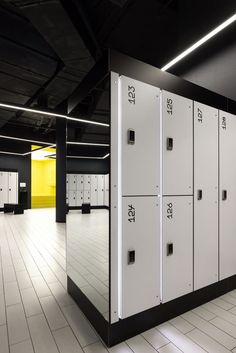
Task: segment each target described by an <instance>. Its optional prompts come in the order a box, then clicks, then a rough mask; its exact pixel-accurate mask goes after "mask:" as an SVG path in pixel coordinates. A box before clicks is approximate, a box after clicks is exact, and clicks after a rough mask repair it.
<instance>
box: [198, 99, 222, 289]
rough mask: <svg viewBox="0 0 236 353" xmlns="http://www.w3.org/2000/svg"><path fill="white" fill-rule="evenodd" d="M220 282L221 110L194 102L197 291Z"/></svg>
mask: <svg viewBox="0 0 236 353" xmlns="http://www.w3.org/2000/svg"><path fill="white" fill-rule="evenodd" d="M217 281H218V110H217V109H215V108H212V107H209V106H207V105H204V104H200V103H197V102H194V290H197V289H200V288H202V287H206V286H208V285H210V284H212V283H214V282H217Z"/></svg>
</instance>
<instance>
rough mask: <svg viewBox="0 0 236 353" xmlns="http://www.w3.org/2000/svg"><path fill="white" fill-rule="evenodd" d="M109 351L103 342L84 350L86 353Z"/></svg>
mask: <svg viewBox="0 0 236 353" xmlns="http://www.w3.org/2000/svg"><path fill="white" fill-rule="evenodd" d="M107 352H108V350H107V349H106V348H105V347H104V345H103V344H102V343H101V342H97V343H93V344H90V345H89V346H87V347H85V348H84V353H107Z"/></svg>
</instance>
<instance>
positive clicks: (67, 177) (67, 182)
mask: <svg viewBox="0 0 236 353" xmlns="http://www.w3.org/2000/svg"><path fill="white" fill-rule="evenodd" d="M68 190H69V175H68V174H67V175H66V192H68Z"/></svg>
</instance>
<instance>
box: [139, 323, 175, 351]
mask: <svg viewBox="0 0 236 353" xmlns="http://www.w3.org/2000/svg"><path fill="white" fill-rule="evenodd" d="M142 336H143V337H144V338H145V339H146V340H147V341H148V342H149V343H150V344H151V345H152V346H153V347H154V348H155V349H158V348H160V347H162V346H165V345H166V344H167V343H169V340H168V339H167V338H166V337H164V336H163V335H162V334H161V333H160V332H159V331H157V330H156V329H155V328H153V329H151V330H148V331H145V332H144V333H142Z"/></svg>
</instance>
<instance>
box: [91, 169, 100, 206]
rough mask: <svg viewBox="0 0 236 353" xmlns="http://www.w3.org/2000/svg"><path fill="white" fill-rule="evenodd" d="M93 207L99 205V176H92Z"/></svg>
mask: <svg viewBox="0 0 236 353" xmlns="http://www.w3.org/2000/svg"><path fill="white" fill-rule="evenodd" d="M90 197H91V206H97V205H98V178H97V175H91V195H90Z"/></svg>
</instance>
